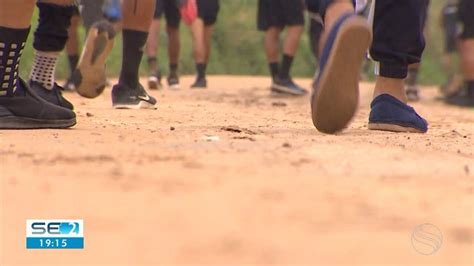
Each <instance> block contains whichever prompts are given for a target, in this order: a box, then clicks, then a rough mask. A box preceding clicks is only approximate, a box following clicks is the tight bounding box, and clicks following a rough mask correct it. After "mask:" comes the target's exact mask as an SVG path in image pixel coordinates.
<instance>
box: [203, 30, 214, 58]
mask: <svg viewBox="0 0 474 266" xmlns="http://www.w3.org/2000/svg"><path fill="white" fill-rule="evenodd" d="M213 32H214V25H208V26H206V27H205V28H204V43H205V48H206V49H205V58H206V64H209V58H210V57H211V48H212V33H213Z"/></svg>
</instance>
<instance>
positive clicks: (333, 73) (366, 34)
mask: <svg viewBox="0 0 474 266" xmlns="http://www.w3.org/2000/svg"><path fill="white" fill-rule="evenodd" d="M319 13H320V14H321V17H322V18H323V20H324V25H325V31H324V33H323V36H322V37H321V45H320V47H321V52H320V58H321V59H320V63H319V72H318V73H319V74H318V76H317V77H316V78H315V80H314V83H313V89H314V90H313V95H312V97H311V111H312V119H313V124H314V125H315V127H316V128H317V129H318V130H319V131H321V132H324V133H329V134H334V133H337V132H339V131H341V130H343V129H345V128H346V127H347V126H348V125H349V123H350V121H351V120H352V118H353V117H354V115H355V113H356V110H357V108H358V106H359V104H358V100H359V78H360V69H361V66H362V63H363V61H364V58H365V54H366V51H367V49H368V47H369V45H370V40H371V31H370V28H369V26H368V24H367V21H366V20H365V19H363V18H361V17H358V16H356V15H355V14H354V6H353V3H352V1H351V0H340V1H332V0H322V1H320V10H319Z"/></svg>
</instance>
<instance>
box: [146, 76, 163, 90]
mask: <svg viewBox="0 0 474 266" xmlns="http://www.w3.org/2000/svg"><path fill="white" fill-rule="evenodd" d="M148 88H149V89H150V90H161V89H162V88H163V86H162V85H161V76H160V75H150V76H148Z"/></svg>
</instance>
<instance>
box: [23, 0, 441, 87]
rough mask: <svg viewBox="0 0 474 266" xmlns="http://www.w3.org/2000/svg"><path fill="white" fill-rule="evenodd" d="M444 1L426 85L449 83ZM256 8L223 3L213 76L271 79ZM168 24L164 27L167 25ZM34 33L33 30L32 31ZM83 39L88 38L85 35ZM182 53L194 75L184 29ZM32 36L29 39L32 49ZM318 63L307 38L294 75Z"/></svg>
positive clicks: (431, 40) (253, 1)
mask: <svg viewBox="0 0 474 266" xmlns="http://www.w3.org/2000/svg"><path fill="white" fill-rule="evenodd" d="M443 2H444V1H432V5H431V10H430V14H431V16H430V19H429V21H428V25H429V26H428V28H427V36H428V45H427V49H426V52H425V55H424V58H423V64H422V73H421V75H420V82H422V83H424V84H440V83H442V82H443V81H444V80H445V75H444V74H443V72H442V69H441V65H440V58H441V55H442V51H443V38H442V32H441V29H440V27H439V14H440V10H441V6H442V4H443ZM256 6H257V0H238V1H237V0H235V1H229V0H226V1H222V2H221V13H220V14H219V21H218V24H217V25H216V29H215V34H214V42H213V50H212V56H211V62H210V65H209V73H211V74H235V75H240V74H241V75H244V74H245V75H267V74H268V70H267V64H266V60H265V54H264V52H263V34H262V33H261V32H258V31H257V29H256ZM163 24H164V23H163ZM35 25H36V15H35V17H34V18H33V27H32V29H34V28H35ZM32 32H33V30H32ZM81 35H82V37H83V36H84V33H83V31H81ZM181 36H182V52H181V62H180V70H181V73H184V74H191V73H194V63H193V60H192V50H191V41H190V34H189V31H188V29H187V27H185V26H184V25H183V26H182V27H181ZM31 42H32V36H30V38H29V45H28V46H27V47H31ZM160 42H161V44H160V47H161V49H160V51H159V58H160V59H162V61H160V65H161V67H162V69H163V70H164V73H166V70H167V56H166V42H167V41H166V34H165V32H164V31H162V32H161V41H160ZM32 59H33V51H32V49H31V48H29V49H26V51H25V56H24V58H23V63H24V64H23V67H22V75H23V76H24V77H25V76H26V75H28V73H29V71H30V67H31V62H32ZM120 64H121V41H120V36H119V38H118V39H117V41H116V44H115V47H114V50H113V52H112V55H111V56H110V57H109V61H108V64H107V67H108V72H109V74H110V75H111V76H116V75H118V72H119V71H120ZM315 64H316V62H315V60H314V59H313V56H312V54H311V52H310V49H309V41H308V37H307V35H306V34H305V35H304V36H303V39H302V41H301V47H300V50H299V53H298V56H297V58H296V60H295V63H294V68H293V75H294V76H299V77H312V76H313V74H314V70H315V66H316V65H315ZM142 66H143V67H142V69H141V71H142V73H143V74H146V73H147V72H146V64H142ZM57 74H58V77H59V78H65V77H67V75H68V66H67V61H66V59H65V56H62V57H61V60H60V63H59V67H58V69H57Z"/></svg>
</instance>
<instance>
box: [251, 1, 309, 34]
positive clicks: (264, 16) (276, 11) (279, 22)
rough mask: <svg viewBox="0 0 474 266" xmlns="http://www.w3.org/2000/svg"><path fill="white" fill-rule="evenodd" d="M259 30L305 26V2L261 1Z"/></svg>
mask: <svg viewBox="0 0 474 266" xmlns="http://www.w3.org/2000/svg"><path fill="white" fill-rule="evenodd" d="M257 24H258V29H259V30H262V31H266V30H268V29H269V28H271V27H277V28H284V27H285V26H296V25H304V2H303V0H259V1H258V22H257Z"/></svg>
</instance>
